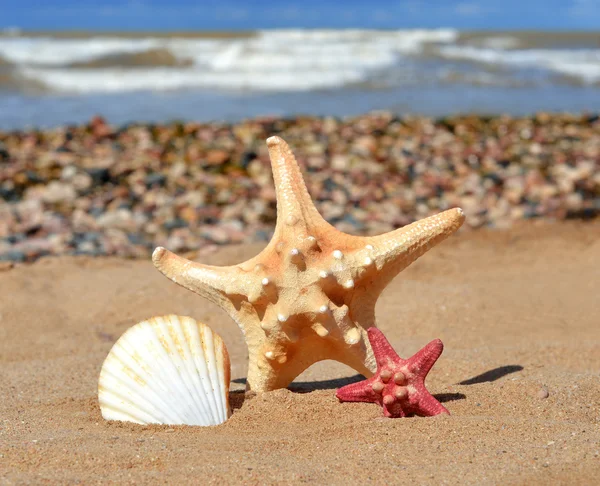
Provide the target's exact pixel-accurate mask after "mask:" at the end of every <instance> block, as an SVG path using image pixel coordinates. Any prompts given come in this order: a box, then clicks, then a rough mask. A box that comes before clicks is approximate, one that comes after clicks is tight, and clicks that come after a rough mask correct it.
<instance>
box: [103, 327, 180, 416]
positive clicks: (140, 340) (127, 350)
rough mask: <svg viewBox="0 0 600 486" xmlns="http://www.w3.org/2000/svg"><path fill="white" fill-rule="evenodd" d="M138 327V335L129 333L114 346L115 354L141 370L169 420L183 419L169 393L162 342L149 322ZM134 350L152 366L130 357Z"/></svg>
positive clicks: (135, 368) (133, 367) (124, 361)
mask: <svg viewBox="0 0 600 486" xmlns="http://www.w3.org/2000/svg"><path fill="white" fill-rule="evenodd" d="M138 329H139V331H140V332H139V333H138V334H139V336H135V335H132V334H131V333H130V334H129V335H128V337H127V338H126V339H124V342H123V343H121V347H120V348H119V347H116V350H115V355H116V356H118V357H119V358H120V360H121V362H123V363H125V364H127V365H128V366H129V368H131V369H132V370H133V371H135V370H138V369H141V370H142V372H143V373H144V375H145V376H144V378H145V382H146V385H147V386H148V388H149V390H150V391H152V392H153V394H154V397H155V399H156V400H157V401H158V402H159V403H160V404H161V405H162V406H163V407H165V412H163V413H164V414H165V415H167V416H168V417H170V420H179V421H183V420H184V418H183V417H182V416H181V415H180V414H179V413H177V409H174V407H173V402H174V400H175V398H174V397H173V394H172V393H169V392H170V391H171V388H172V387H171V386H169V385H170V384H169V380H168V377H167V376H166V375H165V369H166V368H165V367H164V366H163V362H164V360H165V356H164V354H163V353H161V350H162V349H163V348H162V344H161V343H160V342H159V340H158V339H156V335H155V332H154V329H153V327H152V325H151V324H150V323H149V322H147V321H145V322H144V323H142V325H141V326H140V327H139V328H138ZM135 338H137V342H132V341H133V340H134V339H135ZM134 352H135V353H136V354H138V355H139V356H140V358H145V360H146V361H149V362H150V363H153V365H154V366H153V368H152V369H149V368H147V369H144V366H143V365H141V364H140V363H139V362H138V361H136V360H135V359H133V358H132V357H131V354H132V353H134ZM142 362H143V361H142ZM140 374H141V373H140Z"/></svg>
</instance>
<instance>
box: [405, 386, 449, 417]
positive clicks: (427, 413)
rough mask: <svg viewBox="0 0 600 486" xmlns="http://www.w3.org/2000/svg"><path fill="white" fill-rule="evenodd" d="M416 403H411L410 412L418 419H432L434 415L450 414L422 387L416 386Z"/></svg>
mask: <svg viewBox="0 0 600 486" xmlns="http://www.w3.org/2000/svg"><path fill="white" fill-rule="evenodd" d="M417 390H418V401H416V402H415V403H412V404H411V405H412V410H413V411H414V413H415V415H418V416H419V417H433V416H434V415H440V414H445V415H450V412H449V411H448V409H447V408H446V407H444V406H443V405H442V404H441V403H440V402H439V401H437V400H436V399H435V397H434V396H433V395H431V393H429V392H428V391H427V389H426V388H425V386H424V385H421V386H417Z"/></svg>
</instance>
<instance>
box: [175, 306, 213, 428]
mask: <svg viewBox="0 0 600 486" xmlns="http://www.w3.org/2000/svg"><path fill="white" fill-rule="evenodd" d="M194 328H197V323H196V321H194V320H191V319H190V318H185V317H184V318H182V319H181V326H179V330H180V331H181V334H182V335H183V337H184V339H183V340H182V350H183V352H184V353H185V355H186V360H185V361H186V371H187V373H188V374H189V377H190V381H191V382H192V385H193V386H192V392H193V394H194V398H195V400H196V404H197V408H198V413H200V414H202V415H203V416H206V417H207V418H208V421H209V422H211V425H212V424H214V419H215V418H214V416H213V413H212V410H211V407H210V404H207V403H206V400H203V399H202V398H203V397H202V396H201V394H200V390H204V389H203V387H202V384H201V382H200V377H199V376H198V369H197V366H196V360H195V359H194V353H193V350H192V343H191V341H192V333H193V330H194Z"/></svg>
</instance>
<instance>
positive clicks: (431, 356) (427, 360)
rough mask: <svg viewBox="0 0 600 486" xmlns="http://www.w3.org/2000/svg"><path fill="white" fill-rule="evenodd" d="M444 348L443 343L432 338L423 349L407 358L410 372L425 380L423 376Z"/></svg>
mask: <svg viewBox="0 0 600 486" xmlns="http://www.w3.org/2000/svg"><path fill="white" fill-rule="evenodd" d="M443 350H444V343H442V341H440V340H439V339H434V340H433V341H431V342H430V343H429V344H427V346H425V347H424V348H423V349H421V350H420V351H418V352H417V353H416V354H415V355H414V356H412V357H411V358H409V359H408V360H407V361H408V368H409V369H410V371H411V372H413V373H414V374H416V375H418V376H420V377H421V379H422V380H423V381H425V377H426V376H427V373H429V370H431V368H432V367H433V365H434V364H435V362H436V361H437V359H438V358H439V357H440V355H441V354H442V351H443Z"/></svg>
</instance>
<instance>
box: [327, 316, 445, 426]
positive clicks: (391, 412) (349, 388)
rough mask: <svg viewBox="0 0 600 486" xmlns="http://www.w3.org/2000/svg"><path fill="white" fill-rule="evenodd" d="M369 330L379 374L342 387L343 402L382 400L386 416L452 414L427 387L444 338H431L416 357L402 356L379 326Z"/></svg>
mask: <svg viewBox="0 0 600 486" xmlns="http://www.w3.org/2000/svg"><path fill="white" fill-rule="evenodd" d="M367 332H368V335H369V341H370V342H371V346H372V347H373V354H374V355H375V359H376V361H377V373H375V375H373V376H372V377H371V378H369V379H368V380H365V381H360V382H358V383H352V384H350V385H346V386H344V387H342V388H340V389H338V391H337V392H336V396H337V398H338V399H339V400H340V401H341V402H371V403H378V404H379V405H381V406H382V407H383V413H384V415H385V416H386V417H408V416H411V415H419V416H421V417H431V416H433V415H439V414H441V413H445V414H450V412H448V410H446V408H445V407H444V406H443V405H442V404H441V403H440V402H438V401H437V400H436V399H435V398H433V396H432V395H431V394H430V393H429V392H428V391H427V389H426V388H425V377H426V376H427V373H429V370H430V369H431V368H432V367H433V365H434V364H435V362H436V361H437V359H438V358H439V357H440V355H441V354H442V351H443V350H444V344H443V343H442V341H440V340H439V339H436V340H434V341H431V342H430V343H429V344H428V345H427V346H425V347H424V348H423V349H421V350H420V351H419V352H418V353H416V354H415V355H414V356H413V357H412V358H409V359H402V358H401V357H400V356H398V354H397V353H396V351H394V348H392V346H391V345H390V343H389V341H388V340H387V339H386V338H385V336H384V335H383V333H382V332H381V331H380V330H379V329H377V328H375V327H371V328H369V330H368V331H367Z"/></svg>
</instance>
